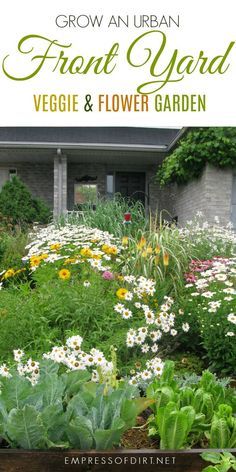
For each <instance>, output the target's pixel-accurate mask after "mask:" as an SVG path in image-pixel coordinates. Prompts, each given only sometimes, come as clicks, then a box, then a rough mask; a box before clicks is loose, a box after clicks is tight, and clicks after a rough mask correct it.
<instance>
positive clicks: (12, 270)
mask: <svg viewBox="0 0 236 472" xmlns="http://www.w3.org/2000/svg"><path fill="white" fill-rule="evenodd" d="M13 275H15V271H14V269H8V270H7V271H6V272H5V274H4V275H3V277H2V278H3V279H9V277H13Z"/></svg>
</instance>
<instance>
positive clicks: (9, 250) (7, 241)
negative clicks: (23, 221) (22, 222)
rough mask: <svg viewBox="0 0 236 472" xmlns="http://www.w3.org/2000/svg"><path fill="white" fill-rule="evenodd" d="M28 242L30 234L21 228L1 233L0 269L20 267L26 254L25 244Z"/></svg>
mask: <svg viewBox="0 0 236 472" xmlns="http://www.w3.org/2000/svg"><path fill="white" fill-rule="evenodd" d="M27 243H28V234H27V232H26V231H21V229H20V228H18V229H17V230H15V231H14V233H12V232H6V231H3V232H1V233H0V269H1V270H4V269H6V267H7V268H9V267H13V268H18V267H19V266H20V265H21V259H22V257H23V256H24V255H25V252H26V250H25V246H26V245H27Z"/></svg>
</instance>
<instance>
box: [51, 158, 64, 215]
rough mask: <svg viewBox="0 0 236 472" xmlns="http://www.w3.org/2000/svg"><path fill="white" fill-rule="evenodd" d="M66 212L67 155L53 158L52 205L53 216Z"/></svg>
mask: <svg viewBox="0 0 236 472" xmlns="http://www.w3.org/2000/svg"><path fill="white" fill-rule="evenodd" d="M66 212H67V157H66V156H64V155H63V156H56V157H55V158H54V207H53V216H54V217H57V216H60V215H64V214H66Z"/></svg>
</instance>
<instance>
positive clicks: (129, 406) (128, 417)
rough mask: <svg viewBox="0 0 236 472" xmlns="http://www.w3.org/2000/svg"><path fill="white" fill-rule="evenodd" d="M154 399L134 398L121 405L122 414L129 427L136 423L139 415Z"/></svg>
mask: <svg viewBox="0 0 236 472" xmlns="http://www.w3.org/2000/svg"><path fill="white" fill-rule="evenodd" d="M153 402H154V400H151V399H148V398H144V397H143V398H134V399H132V400H130V399H128V400H125V401H124V402H123V404H122V407H121V412H120V416H121V418H122V420H124V422H125V424H126V425H127V426H128V427H132V426H134V424H135V421H136V418H137V416H138V415H139V414H140V413H141V412H142V411H144V410H146V408H148V407H149V406H150V405H151V404H152V403H153Z"/></svg>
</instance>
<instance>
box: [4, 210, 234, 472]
mask: <svg viewBox="0 0 236 472" xmlns="http://www.w3.org/2000/svg"><path fill="white" fill-rule="evenodd" d="M107 205H108V206H109V205H110V207H109V208H110V210H109V211H110V213H109V211H108V210H107V212H106V204H105V203H104V210H103V218H100V220H98V219H96V212H93V213H92V212H90V213H89V211H88V212H87V215H85V217H84V219H83V221H80V220H79V219H77V218H75V217H73V216H72V217H71V221H60V222H58V223H54V224H50V225H47V226H44V227H40V228H38V229H34V230H31V233H30V234H28V235H26V234H25V233H24V234H23V235H22V233H21V232H20V231H19V229H17V230H9V231H8V232H7V230H6V228H4V230H3V231H2V233H1V242H0V267H1V274H0V276H1V282H0V284H1V291H0V389H1V396H0V438H1V440H0V441H1V447H2V448H8V447H12V448H24V449H48V448H59V449H60V448H74V449H81V450H85V449H87V450H90V449H97V450H105V449H112V448H115V447H120V446H122V447H124V448H133V449H135V448H147V447H149V448H154V449H162V450H170V449H171V450H178V449H190V448H202V449H209V448H210V449H220V450H221V449H233V448H236V418H235V412H236V395H235V388H234V386H235V383H234V381H235V374H236V372H235V359H236V344H235V335H236V310H235V308H236V297H235V295H236V279H235V277H236V250H235V248H236V246H235V242H236V240H235V233H233V232H232V230H231V229H230V228H222V227H221V226H220V224H219V223H218V222H216V224H215V225H214V226H209V225H208V224H207V223H206V222H205V221H204V219H203V218H202V216H201V215H198V218H197V219H196V221H193V222H190V223H189V224H188V226H187V227H186V228H184V229H178V228H177V227H175V226H174V225H173V226H171V225H170V224H163V223H162V224H160V223H159V224H157V222H154V221H150V222H149V224H148V223H147V222H145V219H144V218H143V215H142V211H141V209H140V208H139V207H138V205H134V206H133V208H131V211H130V213H131V217H126V218H125V219H126V223H124V222H123V215H122V216H120V215H121V214H122V213H123V212H124V209H125V208H124V207H123V206H122V208H121V209H120V213H119V211H118V210H117V208H118V207H119V205H121V204H120V203H119V202H114V203H110V202H109V203H107ZM115 212H116V218H114V214H115ZM104 215H106V216H104ZM86 218H87V220H88V219H89V224H88V221H86ZM130 219H131V221H129V220H130ZM99 221H100V223H99ZM108 230H109V231H108ZM26 240H27V241H26ZM17 241H19V244H18V243H17ZM22 241H24V244H22ZM20 242H21V244H20ZM24 245H25V247H24ZM9 247H10V248H13V247H14V248H15V249H14V250H13V251H12V252H11V251H9ZM6 261H7V263H8V265H7V266H6V265H5V264H6ZM226 455H227V453H226ZM214 457H215V459H214ZM210 459H211V460H212V461H214V460H215V463H214V464H217V460H218V461H221V462H222V461H224V460H225V461H226V460H228V461H229V462H230V461H231V462H232V463H233V459H232V458H231V457H229V456H228V457H226V458H225V456H222V457H220V456H219V455H218V456H217V457H216V456H214V455H213V456H211V458H210V457H208V459H207V460H208V461H210ZM230 464H231V463H230ZM230 466H231V465H230ZM213 467H216V466H213V465H212V469H208V470H223V469H220V468H219V469H214V468H213ZM224 470H226V469H224ZM228 470H229V469H228ZM234 470H236V469H235V463H234Z"/></svg>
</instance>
